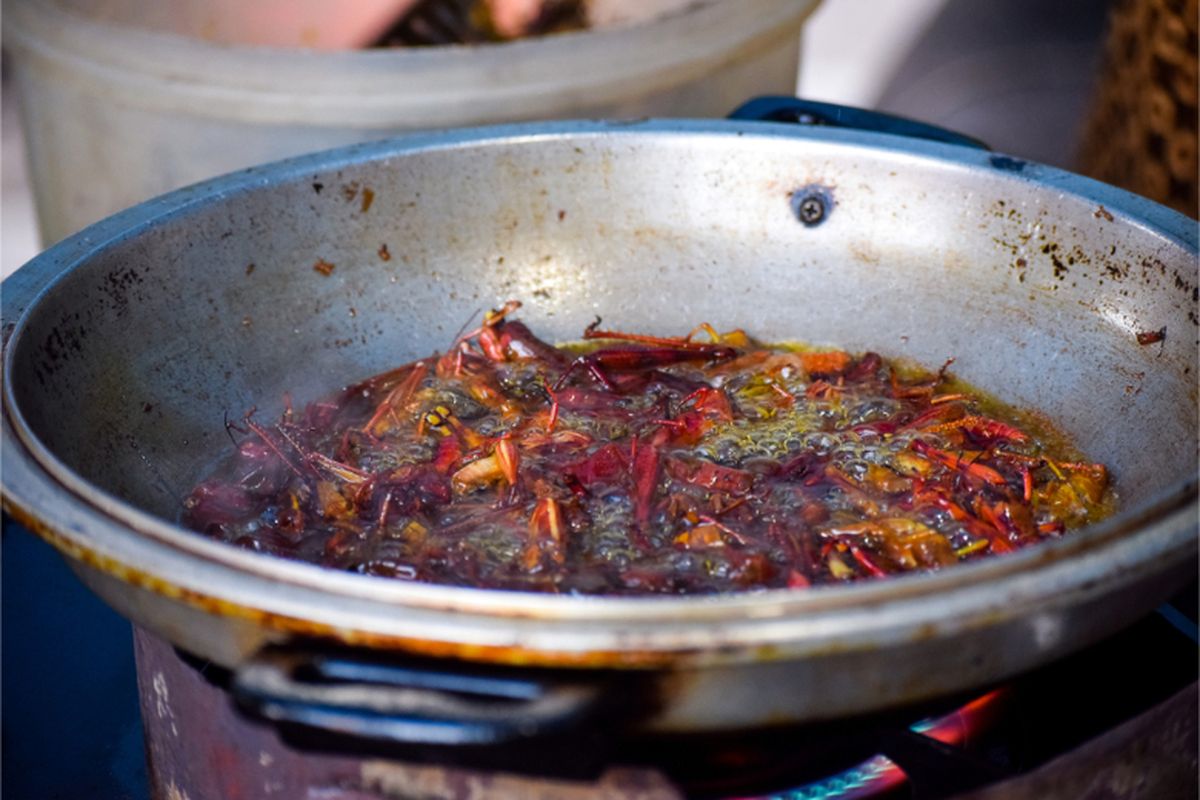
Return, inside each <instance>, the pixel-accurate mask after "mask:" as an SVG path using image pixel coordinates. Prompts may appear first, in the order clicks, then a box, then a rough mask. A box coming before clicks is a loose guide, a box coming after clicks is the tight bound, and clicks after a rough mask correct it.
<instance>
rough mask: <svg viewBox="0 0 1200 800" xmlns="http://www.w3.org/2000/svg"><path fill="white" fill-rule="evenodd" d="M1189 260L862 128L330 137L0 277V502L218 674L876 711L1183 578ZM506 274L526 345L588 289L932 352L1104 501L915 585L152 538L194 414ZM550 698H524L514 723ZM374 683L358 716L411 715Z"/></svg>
mask: <svg viewBox="0 0 1200 800" xmlns="http://www.w3.org/2000/svg"><path fill="white" fill-rule="evenodd" d="M383 245H386V246H387V250H388V251H389V252H390V254H391V257H390V260H385V259H384V258H382V257H381V255H380V252H381V246H383ZM1196 253H1197V242H1196V228H1195V224H1194V223H1193V222H1191V221H1189V220H1186V219H1184V218H1183V217H1181V216H1179V215H1177V214H1175V213H1173V212H1171V211H1168V210H1166V209H1164V208H1162V207H1160V206H1157V205H1155V204H1153V203H1150V202H1148V201H1146V200H1143V199H1140V198H1138V197H1135V196H1133V195H1130V194H1127V193H1125V192H1122V191H1118V190H1116V189H1113V188H1110V187H1107V186H1104V185H1101V184H1097V183H1095V182H1092V181H1089V180H1086V179H1083V178H1080V177H1077V176H1073V175H1069V174H1066V173H1063V172H1060V171H1057V170H1053V169H1049V168H1046V167H1042V166H1038V165H1035V164H1029V163H1024V162H1021V161H1017V160H1014V159H1011V158H1007V157H1004V156H999V155H995V154H992V153H989V152H986V151H983V150H977V149H970V148H967V147H959V146H952V145H947V144H940V143H932V142H927V141H918V140H913V139H905V138H900V137H896V136H890V135H884V134H878V133H863V132H849V131H835V130H829V129H801V128H797V127H794V126H785V125H769V124H756V123H743V122H730V121H709V122H686V121H685V122H680V121H671V122H657V121H650V122H637V123H602V122H580V123H555V124H538V125H527V126H518V127H506V128H492V129H485V130H472V131H456V132H449V133H441V134H432V135H427V136H419V137H410V138H406V139H402V140H397V141H389V142H383V143H378V144H369V145H363V146H356V147H350V148H345V149H341V150H336V151H332V152H329V153H323V154H318V155H314V156H311V157H305V158H300V159H295V160H291V161H286V162H281V163H277V164H272V165H268V166H265V167H261V168H256V169H251V170H247V171H244V172H240V173H236V174H234V175H230V176H227V177H224V178H219V179H217V180H214V181H210V182H208V183H205V184H201V185H199V186H196V187H192V188H188V189H184V190H181V191H179V192H175V193H173V194H171V195H168V196H166V197H163V198H160V199H157V200H154V201H151V202H148V203H145V204H143V205H141V206H138V207H136V208H133V209H131V210H129V211H126V212H124V213H122V214H119V215H117V216H115V217H112V218H110V219H108V220H106V221H104V222H101V223H99V224H98V225H96V226H94V227H92V228H89V229H88V230H86V231H84V232H83V233H81V234H79V235H77V236H74V237H72V238H71V239H69V240H67V241H65V242H63V243H62V244H60V245H58V246H56V247H54V248H52V249H51V250H49V251H47V252H46V253H44V254H42V255H41V256H39V257H38V258H37V259H35V260H34V261H32V262H31V263H29V264H28V265H27V266H25V267H24V268H23V269H22V270H20V271H19V272H18V273H17V274H16V275H14V276H13V277H12V278H10V279H9V280H8V281H6V282H5V284H4V295H3V326H4V336H5V340H6V346H5V359H4V405H5V411H6V416H5V420H4V428H3V444H4V447H5V463H4V475H3V482H4V504H5V508H6V509H8V510H9V511H11V512H12V513H13V514H15V515H16V516H17V517H18V518H19V519H20V520H21V521H23V522H25V523H26V524H28V525H30V526H32V527H33V528H34V529H35V530H37V531H38V532H39V533H40V534H41V535H43V536H44V537H45V538H46V539H48V540H49V541H50V542H51V543H53V544H54V545H55V546H56V547H57V548H59V549H60V550H61V551H62V552H63V553H64V554H65V555H66V556H67V557H68V561H69V562H70V564H71V565H72V567H73V568H74V569H75V571H76V572H77V573H78V574H79V576H80V578H81V579H82V580H84V581H85V582H86V583H87V584H88V585H89V586H90V587H92V588H93V589H94V590H95V591H96V592H97V593H99V594H100V595H101V596H102V597H103V598H104V599H105V600H107V601H108V602H109V603H111V604H112V605H113V606H114V607H115V608H117V609H118V610H119V611H120V612H121V613H123V614H125V615H127V616H128V617H130V618H131V619H132V620H134V621H135V622H137V623H138V624H140V625H143V626H145V627H146V628H148V629H150V630H152V631H154V632H156V633H158V634H160V635H161V636H164V637H166V638H167V639H169V640H170V641H171V642H173V643H175V644H176V645H178V646H179V647H181V648H183V649H185V650H187V651H190V652H192V653H195V654H198V655H200V656H202V657H205V658H209V659H212V660H214V661H216V662H218V663H219V664H222V665H225V666H227V667H229V668H231V669H232V670H233V671H234V675H235V683H236V684H237V685H239V686H240V687H241V688H242V691H243V693H244V694H246V695H248V696H258V697H267V698H268V699H270V698H275V699H279V698H280V697H283V698H285V699H287V698H290V699H293V700H295V699H297V698H301V699H303V698H304V697H306V696H308V695H305V694H304V691H307V689H306V690H304V691H301V690H300V689H297V687H296V686H295V685H294V683H293V679H294V677H295V673H294V672H292V671H291V669H290V666H289V665H293V664H294V662H287V661H286V660H284V661H281V660H280V659H279V658H276V657H275V656H271V657H267V656H265V655H263V653H264V652H265V651H264V650H263V648H264V647H266V646H267V645H269V644H271V643H279V642H286V641H289V640H293V639H295V638H296V637H315V638H317V639H320V640H324V641H335V642H340V643H345V644H348V645H354V646H358V647H360V648H364V649H366V650H368V651H372V652H375V653H383V652H389V653H405V654H419V655H424V656H445V657H451V658H452V659H454V661H453V662H452V663H467V662H487V663H492V664H502V665H509V666H517V667H520V668H521V669H524V670H529V671H530V672H531V673H532V672H535V671H534V670H530V668H531V667H534V666H539V667H562V668H571V669H568V670H564V671H563V672H560V673H558V674H560V675H561V674H563V673H566V674H568V675H569V676H571V677H573V678H575V679H577V680H576V681H575V685H576V688H578V685H583V684H586V683H587V680H585V679H589V680H590V678H591V677H592V676H594V675H597V674H603V675H606V676H609V677H611V676H612V674H614V673H615V674H618V675H636V676H637V677H638V678H640V679H641V684H640V685H641V686H642V687H643V689H646V690H647V691H648V692H649V694H648V695H643V696H645V697H651V698H652V702H647V703H645V704H644V705H643V706H642V710H641V714H642V716H641V718H640V719H638V720H636V722H635V723H634V724H635V725H636V726H638V727H640V728H642V729H644V730H649V731H688V730H700V729H717V728H733V727H739V726H747V725H761V724H765V723H777V722H795V721H804V720H815V719H824V718H830V717H834V716H840V715H845V714H851V713H857V712H863V711H868V710H873V709H879V708H884V707H888V706H893V705H896V704H900V703H904V702H908V701H912V700H917V699H920V698H927V697H931V696H934V695H938V694H943V693H948V692H952V691H956V690H959V689H963V688H966V687H972V686H977V685H981V684H985V683H988V682H991V681H995V680H998V679H1000V678H1003V677H1005V676H1008V675H1011V674H1014V673H1016V672H1018V671H1021V670H1025V669H1028V668H1031V667H1033V666H1035V665H1037V664H1039V663H1042V662H1045V661H1047V660H1049V659H1053V658H1055V657H1057V656H1060V655H1062V654H1064V653H1067V652H1069V651H1071V650H1074V649H1077V648H1079V647H1081V646H1083V645H1084V644H1086V643H1089V642H1091V641H1093V640H1096V639H1097V638H1099V637H1102V636H1104V635H1105V634H1107V633H1109V632H1111V631H1113V630H1115V629H1116V628H1118V627H1120V626H1122V625H1124V624H1126V623H1127V622H1129V621H1131V620H1133V619H1134V618H1136V617H1137V616H1139V615H1141V614H1142V613H1144V612H1145V611H1147V610H1148V609H1150V608H1152V607H1153V606H1154V605H1156V604H1157V603H1158V602H1160V600H1161V599H1162V598H1164V597H1165V596H1166V595H1167V594H1168V593H1170V592H1171V591H1172V590H1173V589H1174V588H1176V587H1177V586H1178V585H1179V583H1180V582H1181V580H1182V579H1186V577H1187V576H1188V575H1189V574H1192V573H1193V572H1194V568H1195V558H1196V549H1197V548H1196V516H1197V507H1196V456H1197V448H1196V442H1197V421H1196V419H1197V403H1196V392H1197V382H1196V376H1197V372H1196V370H1197V330H1198V328H1197V261H1196ZM318 259H323V260H324V261H326V262H328V263H330V264H333V265H335V267H334V271H333V272H332V274H330V275H328V276H326V275H323V274H320V273H318V272H316V271H314V270H313V268H312V267H313V264H314V262H316V261H317V260H318ZM513 297H516V298H521V299H523V300H525V301H526V306H525V309H524V310H523V312H522V314H523V318H524V319H525V320H527V321H528V322H529V323H530V324H531V326H532V327H533V328H534V329H535V330H537V331H538V332H539V333H541V334H543V335H545V336H546V337H548V338H551V339H554V338H560V339H561V338H571V337H576V336H578V334H579V332H580V331H581V330H582V329H583V327H584V326H585V325H586V324H587V323H588V322H590V321H591V320H592V318H593V317H594V316H595V315H596V314H598V313H599V314H603V315H604V318H605V322H606V323H609V324H611V325H612V326H613V327H624V328H635V329H639V330H648V331H651V332H659V333H678V332H681V331H686V330H689V329H691V328H692V327H693V326H694V325H695V324H697V323H698V322H700V321H705V320H706V321H709V322H712V323H713V324H714V325H716V326H717V327H718V328H730V327H735V326H744V327H746V328H748V329H750V330H751V331H752V332H753V333H754V334H756V335H758V336H760V337H762V338H765V339H768V340H769V339H779V340H782V339H798V340H808V341H813V342H829V343H836V344H839V345H841V346H844V347H847V348H849V349H868V348H870V349H875V350H878V351H880V352H882V353H884V354H885V355H890V356H901V357H906V358H913V359H917V360H919V361H921V362H925V363H927V364H935V365H936V364H940V363H941V362H942V361H943V360H945V359H946V358H947V357H950V356H953V357H955V358H956V359H957V360H956V361H955V365H954V369H955V371H956V372H957V373H958V374H959V375H960V376H962V377H963V378H965V379H966V380H968V381H970V382H972V383H974V384H976V385H977V386H979V387H981V388H983V389H985V390H988V391H991V392H994V393H996V394H998V395H1000V396H1001V397H1003V398H1005V399H1007V400H1009V401H1012V402H1014V403H1017V404H1019V405H1022V406H1028V407H1032V408H1035V409H1039V410H1041V411H1043V412H1045V413H1046V414H1047V415H1049V416H1050V417H1051V418H1053V419H1055V420H1056V421H1058V422H1059V423H1060V424H1061V426H1062V427H1063V428H1064V429H1065V430H1066V431H1067V432H1068V433H1069V434H1070V435H1071V436H1073V437H1074V438H1075V439H1076V440H1077V441H1079V442H1080V443H1082V445H1083V448H1084V449H1085V451H1086V453H1087V455H1088V456H1089V457H1090V458H1093V459H1096V460H1099V461H1103V462H1105V463H1106V464H1108V465H1109V466H1110V468H1111V470H1112V473H1113V475H1114V476H1115V480H1116V487H1117V490H1118V491H1119V492H1120V495H1121V497H1122V501H1123V508H1124V510H1123V511H1122V513H1120V514H1119V515H1118V516H1117V517H1115V518H1114V519H1112V520H1110V521H1108V522H1106V523H1105V524H1102V525H1099V526H1096V527H1094V528H1092V529H1089V530H1087V531H1084V532H1081V533H1078V534H1076V535H1072V536H1069V537H1066V538H1064V539H1062V540H1059V541H1055V542H1052V543H1048V544H1044V545H1040V546H1037V547H1034V548H1030V549H1028V550H1026V551H1023V552H1020V553H1017V554H1014V555H1010V556H1005V557H999V558H995V559H992V560H987V561H985V562H983V563H977V564H971V565H965V566H962V567H959V568H955V569H949V570H946V571H943V572H941V573H939V574H934V575H920V576H911V577H904V578H899V579H895V580H889V581H882V582H875V583H869V584H860V585H854V586H848V587H844V588H843V587H838V588H821V589H818V590H812V591H799V592H797V591H768V592H760V593H751V594H742V595H735V596H723V597H704V598H658V597H656V598H650V599H630V598H576V597H558V596H542V595H525V594H520V593H506V592H497V591H482V590H473V589H462V588H450V587H443V586H427V585H417V584H410V583H404V582H398V581H388V580H384V579H377V578H369V577H362V576H357V575H350V574H340V573H335V572H332V571H327V570H323V569H320V568H317V567H314V566H309V565H305V564H299V563H291V562H286V561H282V560H276V559H272V558H268V557H264V556H259V555H255V554H252V553H249V552H244V551H241V550H237V549H234V548H231V547H227V546H224V545H221V544H218V543H215V542H211V541H208V540H206V539H204V538H201V537H199V536H196V535H195V534H192V533H189V532H187V531H184V530H182V529H180V528H178V527H176V526H175V525H174V524H173V523H174V520H175V519H176V517H177V514H178V510H179V507H180V498H181V497H182V496H183V495H184V494H185V492H186V490H187V489H188V487H189V486H190V485H191V484H192V483H193V482H194V481H195V479H196V478H197V476H199V475H201V474H202V473H203V472H204V470H205V468H206V466H207V465H208V464H209V463H210V462H211V461H212V459H213V458H214V457H215V456H216V455H217V454H218V453H220V452H222V451H223V450H224V449H225V448H226V447H228V443H229V442H228V439H227V438H226V435H225V432H224V430H223V426H222V420H223V417H224V415H226V414H228V415H230V416H231V417H236V416H237V415H239V414H241V413H242V412H243V411H245V410H246V409H248V408H249V407H250V406H252V405H256V404H257V405H258V407H259V408H260V410H261V411H262V413H263V414H264V415H271V414H274V413H276V412H277V411H278V410H279V408H280V405H281V402H282V395H283V392H284V391H285V390H290V391H291V393H292V396H293V398H295V399H296V400H297V401H303V400H308V399H313V398H315V397H316V396H319V395H320V394H322V393H324V392H325V391H327V390H329V389H330V388H334V387H337V386H340V385H343V384H345V383H347V382H350V381H354V380H356V379H359V378H362V377H364V376H366V375H369V374H372V373H374V372H377V371H380V370H383V369H385V368H387V367H389V366H392V365H395V364H397V363H399V362H402V361H405V360H408V359H411V358H415V357H419V356H423V355H426V354H428V353H429V352H432V351H433V350H435V349H437V348H439V347H443V346H445V344H446V343H447V342H448V341H449V340H450V339H451V338H452V337H453V335H454V333H455V331H456V330H458V329H459V328H460V326H461V325H462V324H464V323H465V322H466V321H467V320H469V319H470V318H471V316H472V314H474V313H475V312H477V311H478V310H480V309H482V308H486V307H490V306H495V305H498V304H499V303H501V302H503V301H504V300H506V299H508V298H513ZM1163 328H1165V334H1166V335H1165V339H1163V340H1162V341H1160V342H1156V343H1153V344H1148V345H1147V344H1140V343H1139V341H1138V337H1137V334H1138V333H1144V332H1150V331H1158V330H1160V329H1163ZM1144 338H1145V337H1144ZM1149 338H1154V337H1149ZM597 669H598V670H601V672H600V673H596V672H594V671H593V670H597ZM518 674H520V673H519V672H518ZM537 674H539V675H540V674H543V673H541V672H537ZM435 683H436V682H435ZM647 687H648V688H647ZM311 688H312V687H308V689H311ZM436 688H437V687H436V686H435V687H434V689H436ZM431 691H432V690H431ZM584 694H586V692H585V693H584ZM579 696H581V695H571V694H570V693H569V692H568V693H567V694H565V695H564V694H553V693H552V694H551V695H550V696H541V697H540V699H537V700H534V701H530V702H531V703H532V704H533V705H532V706H531V708H530V709H529V713H530V715H531V717H532V718H534V722H531V723H530V726H529V727H527V728H524V729H522V730H532V729H533V728H535V727H537V724H536V723H538V722H539V721H541V722H545V721H547V720H551V721H553V720H557V719H559V718H560V717H561V715H562V710H563V708H568V707H571V705H572V703H573V702H575V701H573V700H572V699H571V698H572V697H575V698H578V697H579ZM406 697H410V695H406V694H403V692H400V693H399V694H397V695H396V696H394V697H392V698H391V699H390V700H389V701H388V702H387V703H384V704H383V707H381V708H382V710H388V709H392V710H393V711H395V710H397V709H399V711H401V712H403V713H406V714H409V715H410V716H413V714H412V713H410V712H413V708H412V707H411V706H406V705H404V702H405V701H404V698H406ZM426 699H427V700H428V699H429V698H426ZM460 699H461V698H460ZM324 700H329V701H330V702H334V703H335V704H336V702H339V701H338V699H337V698H332V699H331V698H329V697H323V701H324ZM342 700H345V698H344V697H343V698H342ZM560 701H561V702H560ZM389 703H391V705H389ZM537 703H542V705H537ZM555 703H559V705H555ZM564 703H565V705H563V704H564ZM547 704H548V705H547ZM267 705H268V706H269V707H270V708H274V712H272V713H276V714H277V715H279V716H286V711H280V710H279V709H281V708H285V707H286V706H287V703H284V702H279V703H275V704H274V705H272V704H271V703H268V704H267ZM431 707H432V706H430V705H429V704H426V705H425V706H421V709H424V711H421V709H418V711H420V713H417V714H416V716H420V715H421V713H425V712H428V713H429V715H432V716H434V717H436V716H437V715H438V713H440V712H438V711H437V710H436V709H435V710H433V711H430V710H429V709H430V708H431ZM376 710H377V711H378V710H380V709H379V708H377V709H376ZM556 715H558V716H556ZM468 716H469V713H468ZM480 716H481V718H482V717H486V716H487V715H486V714H481V715H480ZM485 727H486V726H485ZM418 728H419V726H418ZM421 731H422V732H418V733H416V734H414V738H422V737H425V738H431V739H436V738H437V736H438V734H430V733H429V730H428V729H427V728H426V729H421ZM489 735H491V736H497V735H500V734H497V732H496V731H495V730H492V731H491V732H490V733H489V734H480V735H479V738H487V736H489ZM515 735H520V732H519V731H518V732H517V734H515ZM468 738H469V736H468Z"/></svg>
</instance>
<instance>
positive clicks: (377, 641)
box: [3, 497, 721, 669]
mask: <svg viewBox="0 0 1200 800" xmlns="http://www.w3.org/2000/svg"><path fill="white" fill-rule="evenodd" d="M3 508H4V511H5V512H6V513H9V514H11V515H12V516H13V518H14V519H16V521H17V522H18V523H20V524H21V525H22V526H24V527H25V528H27V529H29V530H30V531H33V532H34V533H35V534H37V535H38V536H40V537H41V538H42V539H44V540H45V541H46V542H47V543H49V544H50V545H51V546H52V547H54V548H55V549H56V550H58V551H59V552H60V553H62V554H63V555H65V556H67V557H69V558H72V559H74V560H76V561H78V562H80V563H82V564H84V565H86V566H88V567H90V568H92V569H95V570H97V571H99V572H102V573H104V574H106V575H110V576H112V577H114V578H116V579H118V580H120V581H122V582H124V583H127V584H129V585H131V586H135V587H137V588H139V589H144V590H146V591H150V592H153V593H155V594H158V595H161V596H163V597H166V598H169V599H171V600H175V601H177V602H180V603H184V604H186V605H188V606H191V607H192V608H196V609H199V610H201V611H204V612H206V613H208V614H212V615H214V616H218V617H231V618H237V619H243V620H248V621H250V622H253V623H255V624H257V625H260V626H262V627H263V628H266V629H269V630H271V631H276V632H280V633H286V634H291V635H294V636H298V637H305V638H310V639H323V640H327V641H331V642H336V643H339V644H346V645H354V646H362V647H367V648H370V649H372V650H396V651H402V652H405V653H411V654H413V655H421V656H430V657H435V658H458V659H463V660H466V661H474V662H482V663H488V664H508V665H512V666H539V667H572V668H622V669H651V668H657V667H666V666H671V665H673V664H676V663H678V662H680V661H682V660H686V659H687V658H688V657H689V656H695V655H700V654H705V655H712V654H713V653H714V652H716V653H719V652H720V651H721V648H720V647H719V646H718V647H715V648H706V649H704V650H699V649H696V650H690V651H672V652H656V651H638V650H629V651H625V650H622V651H615V650H592V651H587V652H572V651H553V650H529V649H526V648H522V647H513V646H499V645H472V644H462V643H456V642H444V641H436V640H429V639H419V638H414V637H408V636H395V635H391V634H379V633H373V632H370V631H361V630H353V629H346V628H339V627H335V626H332V625H325V624H323V623H319V622H314V621H312V620H306V619H301V618H298V617H292V616H288V615H284V614H276V613H274V612H271V611H264V610H263V609H259V608H252V607H250V606H244V605H241V604H238V603H232V602H229V601H227V600H222V599H221V598H218V597H213V596H211V595H207V594H204V593H202V592H197V591H195V590H193V589H187V588H185V587H182V586H179V585H177V584H174V583H172V582H170V581H167V580H163V579H162V578H159V577H156V576H154V575H150V574H149V573H146V572H143V571H142V570H139V569H135V568H133V567H130V566H128V565H126V564H124V563H122V562H120V561H117V560H116V559H113V558H110V557H108V556H105V555H102V554H100V553H97V552H95V551H94V550H89V549H88V548H86V547H83V546H81V545H79V544H78V543H77V542H75V541H73V540H71V539H70V538H68V537H66V536H63V535H62V534H61V533H59V532H58V531H56V530H55V529H53V528H52V527H50V526H48V525H46V524H45V523H44V522H42V521H41V520H40V519H38V518H37V517H36V516H34V515H32V514H30V513H27V512H26V511H25V510H24V509H23V508H21V507H20V506H18V505H16V504H14V503H12V502H11V501H10V500H9V499H8V498H7V497H6V498H4V500H3Z"/></svg>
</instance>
